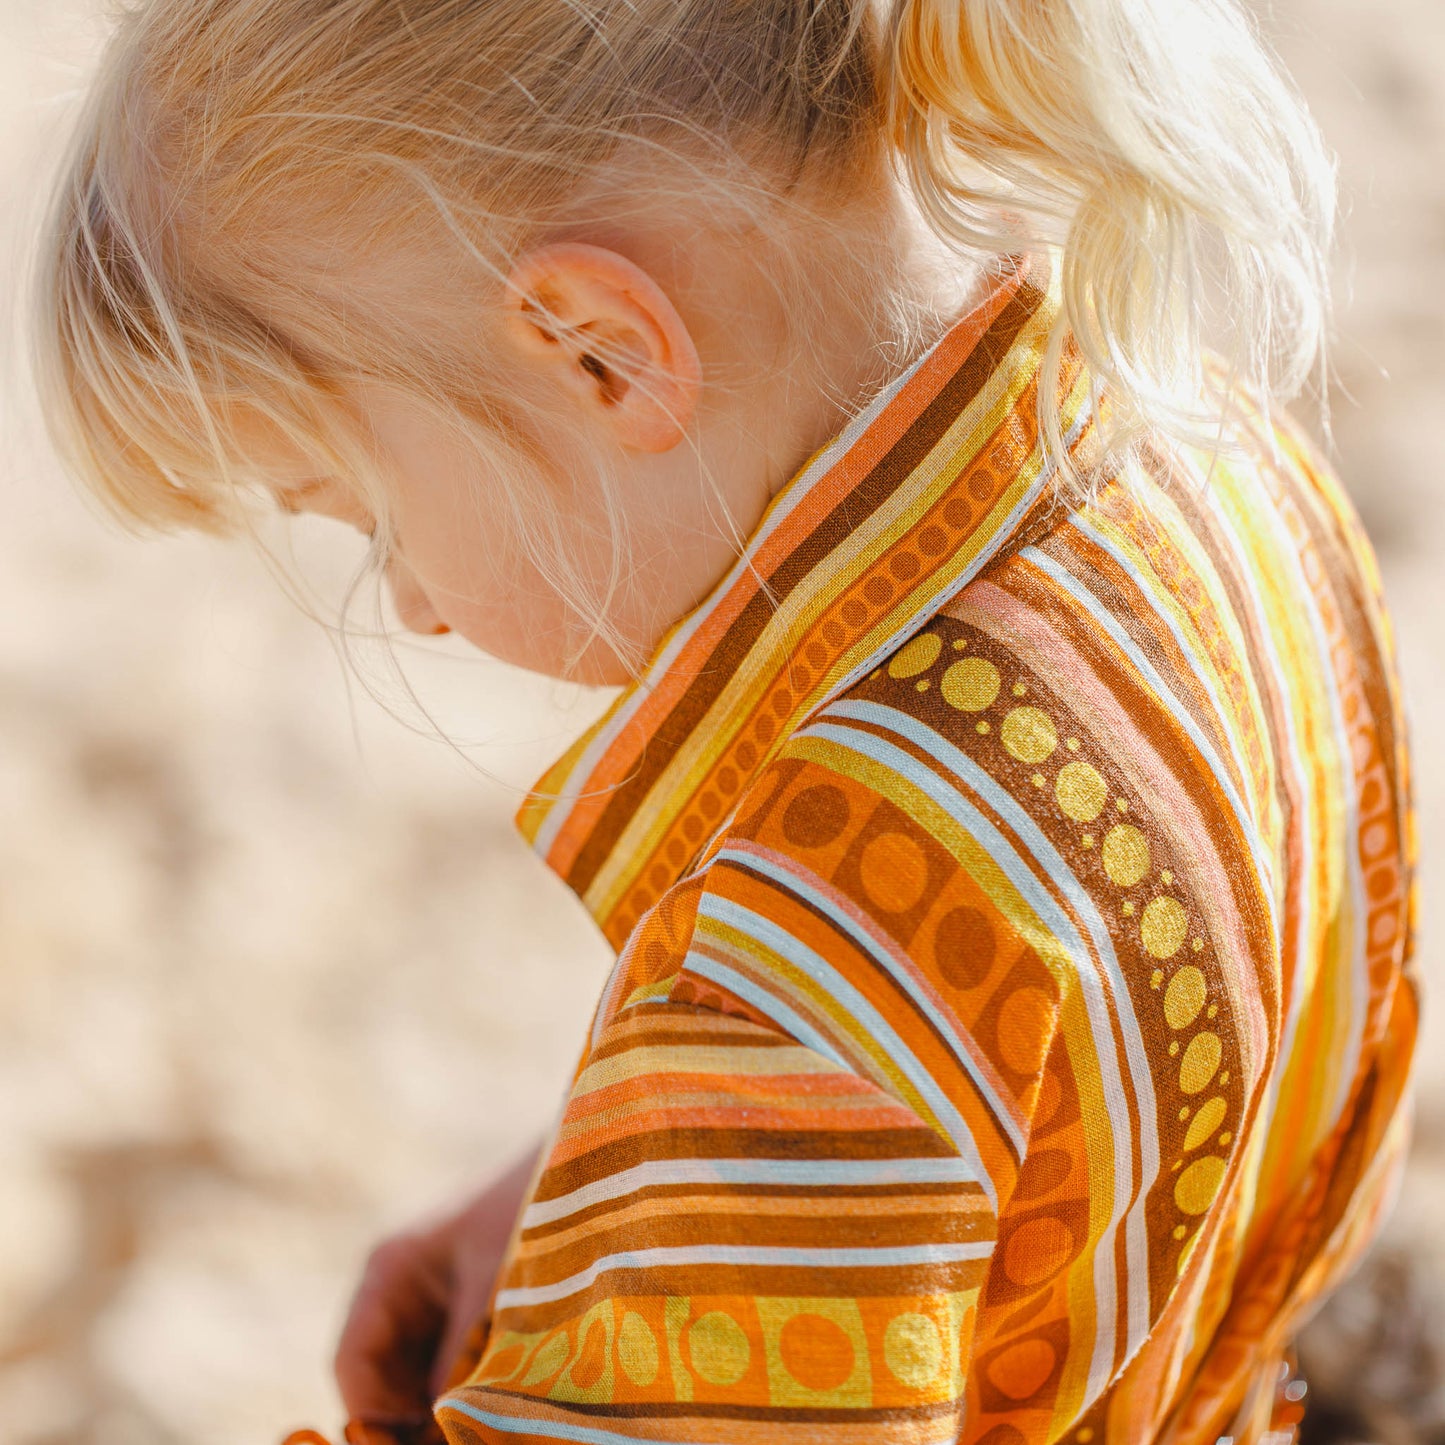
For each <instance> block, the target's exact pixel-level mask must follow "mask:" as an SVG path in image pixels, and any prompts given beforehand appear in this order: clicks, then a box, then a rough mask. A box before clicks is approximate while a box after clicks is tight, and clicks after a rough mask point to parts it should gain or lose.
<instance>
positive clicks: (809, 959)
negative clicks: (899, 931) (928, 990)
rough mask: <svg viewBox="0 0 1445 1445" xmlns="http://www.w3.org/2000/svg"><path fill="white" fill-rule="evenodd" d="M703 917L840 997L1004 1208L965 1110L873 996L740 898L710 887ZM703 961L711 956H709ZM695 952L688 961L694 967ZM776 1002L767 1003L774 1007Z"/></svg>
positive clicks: (700, 908)
mask: <svg viewBox="0 0 1445 1445" xmlns="http://www.w3.org/2000/svg"><path fill="white" fill-rule="evenodd" d="M697 916H698V918H699V919H702V918H710V919H712V920H713V921H715V922H718V923H721V924H724V925H725V926H727V927H730V928H736V929H738V930H739V932H741V933H744V934H746V935H747V936H748V937H749V938H754V939H757V940H758V942H760V943H762V944H763V945H764V946H765V947H766V948H770V949H771V950H772V951H773V952H774V953H776V954H777V955H778V956H779V957H780V958H784V959H786V960H787V961H788V962H789V963H791V964H792V965H793V966H794V967H795V968H797V969H799V970H800V971H801V972H803V973H805V974H806V975H807V976H808V977H809V978H811V979H812V980H813V981H814V982H815V983H818V984H820V985H821V986H822V987H823V988H824V989H825V990H826V991H827V993H828V995H829V997H830V998H832V999H834V1000H835V1001H836V1002H837V1003H839V1004H841V1005H842V1006H843V1007H844V1008H845V1009H847V1010H848V1012H849V1014H850V1015H851V1016H852V1017H853V1018H854V1019H856V1020H857V1021H858V1023H859V1025H860V1026H861V1027H862V1030H863V1032H864V1034H865V1035H866V1036H867V1037H869V1038H872V1039H875V1040H876V1041H877V1042H878V1043H879V1044H880V1045H882V1047H883V1050H884V1052H885V1053H886V1054H887V1056H888V1059H889V1061H890V1062H891V1063H892V1064H893V1065H894V1066H895V1067H896V1068H898V1069H899V1071H900V1072H901V1073H902V1074H903V1075H904V1076H905V1077H906V1078H907V1079H908V1082H909V1083H910V1084H912V1085H913V1087H914V1088H915V1089H916V1090H917V1091H918V1092H919V1094H921V1095H922V1096H923V1098H924V1099H925V1101H926V1102H927V1104H928V1107H929V1109H930V1110H932V1112H933V1115H934V1117H935V1118H936V1119H938V1120H939V1122H940V1123H941V1124H942V1125H943V1127H944V1129H945V1130H947V1132H948V1137H949V1139H950V1140H951V1141H952V1143H953V1147H954V1148H955V1149H957V1150H958V1152H959V1153H960V1154H962V1155H963V1157H964V1158H965V1159H966V1160H967V1161H968V1162H969V1164H970V1165H971V1166H972V1167H973V1168H974V1169H976V1170H977V1171H978V1181H979V1184H980V1185H981V1186H982V1187H983V1190H984V1192H985V1193H986V1194H987V1195H988V1199H989V1203H990V1204H992V1205H993V1206H994V1208H995V1209H997V1208H998V1191H997V1188H996V1186H995V1184H994V1181H993V1180H992V1179H991V1178H990V1177H989V1174H988V1171H987V1170H986V1169H985V1168H984V1167H983V1159H982V1157H981V1156H980V1155H979V1152H978V1145H977V1144H976V1143H975V1141H974V1137H973V1133H972V1131H971V1130H970V1129H969V1127H968V1124H967V1123H966V1122H965V1121H964V1118H963V1115H962V1114H960V1113H959V1112H958V1110H957V1109H956V1108H955V1107H954V1103H953V1100H952V1099H950V1098H949V1097H948V1095H947V1094H945V1093H944V1092H943V1090H942V1089H940V1088H939V1087H938V1081H937V1080H936V1079H935V1078H934V1077H933V1075H932V1074H931V1073H930V1072H929V1071H928V1070H927V1069H926V1068H924V1066H923V1065H922V1064H921V1063H920V1062H919V1060H918V1059H917V1058H916V1057H915V1055H914V1053H913V1051H912V1050H911V1049H910V1048H909V1047H908V1045H907V1044H906V1043H904V1041H903V1040H902V1039H901V1038H900V1037H899V1036H898V1034H897V1032H896V1031H895V1030H894V1028H893V1026H892V1025H891V1024H890V1023H889V1022H888V1020H887V1019H885V1018H884V1017H883V1015H882V1014H880V1013H879V1012H878V1011H877V1009H875V1008H874V1007H873V1005H872V1004H870V1003H869V1002H868V1000H867V999H866V998H864V996H863V995H862V994H861V993H859V991H858V990H857V989H856V988H854V987H853V985H852V984H851V983H849V982H848V980H847V979H846V978H844V977H843V975H842V974H841V973H839V972H838V970H837V969H836V968H834V967H833V965H832V964H830V963H828V962H827V961H826V960H825V959H824V958H822V957H821V956H820V955H819V954H817V953H815V952H814V951H813V950H812V949H811V948H809V947H808V946H807V945H806V944H805V943H803V942H802V941H801V940H800V939H797V938H795V937H794V936H793V935H792V934H791V933H789V932H788V931H787V930H786V929H785V928H781V927H779V925H778V924H776V923H774V922H773V920H772V919H771V918H765V917H763V915H762V914H760V913H754V912H753V911H752V909H750V908H744V907H743V906H742V905H741V904H738V903H734V902H733V901H732V900H731V899H729V898H719V897H717V896H716V895H714V894H710V893H704V894H703V896H702V900H701V902H700V903H699V905H698V910H697ZM700 961H701V962H703V963H706V962H707V961H708V960H707V959H706V957H703V958H702V959H701V960H700ZM692 966H693V965H692V959H691V956H689V959H688V962H687V964H686V967H688V968H691V967H692ZM773 1006H774V1005H773V1003H772V1002H769V1003H768V1004H767V1007H768V1008H769V1009H771V1008H772V1007H773Z"/></svg>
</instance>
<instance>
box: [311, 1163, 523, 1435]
mask: <svg viewBox="0 0 1445 1445" xmlns="http://www.w3.org/2000/svg"><path fill="white" fill-rule="evenodd" d="M533 1163H534V1157H533V1156H532V1155H530V1154H529V1155H527V1156H526V1157H525V1158H524V1159H522V1160H521V1161H519V1162H518V1163H517V1164H516V1165H514V1166H513V1167H512V1168H511V1169H509V1170H508V1171H507V1172H506V1174H504V1175H502V1176H501V1178H499V1179H497V1180H496V1181H495V1182H494V1183H493V1184H491V1185H489V1186H488V1187H487V1188H486V1189H485V1190H483V1191H482V1193H481V1194H479V1195H478V1196H477V1197H476V1198H475V1199H474V1200H472V1201H471V1202H470V1203H469V1204H467V1205H466V1206H465V1207H464V1208H463V1209H461V1210H460V1211H459V1212H457V1213H455V1214H452V1215H448V1216H446V1217H444V1218H442V1219H441V1220H440V1221H439V1222H438V1221H432V1222H428V1223H426V1224H423V1225H421V1226H419V1227H417V1228H415V1229H409V1230H405V1231H403V1232H402V1233H400V1234H397V1235H393V1236H392V1237H391V1238H390V1239H387V1240H384V1241H383V1242H382V1243H381V1244H379V1245H378V1246H377V1247H376V1249H374V1250H373V1251H372V1253H371V1256H370V1258H369V1259H368V1260H367V1262H366V1269H365V1272H364V1273H363V1274H362V1277H361V1283H360V1285H359V1286H358V1287H357V1291H356V1296H355V1298H354V1299H353V1300H352V1303H351V1311H350V1313H349V1314H348V1316H347V1319H346V1324H345V1327H344V1328H343V1329H342V1332H341V1340H340V1343H339V1344H338V1345H337V1348H336V1383H337V1385H338V1386H339V1387H340V1390H341V1399H342V1403H343V1404H344V1405H345V1406H346V1410H347V1412H348V1414H350V1416H351V1418H352V1420H353V1421H354V1422H357V1423H359V1424H361V1425H373V1426H376V1427H379V1429H378V1431H377V1435H378V1438H385V1437H386V1435H389V1434H398V1435H404V1434H407V1433H409V1432H411V1431H413V1430H415V1429H417V1428H419V1427H424V1426H425V1425H426V1424H427V1423H428V1422H429V1421H430V1419H431V1404H432V1401H433V1400H434V1399H435V1398H436V1397H437V1395H439V1394H440V1393H441V1392H442V1390H443V1389H444V1388H445V1386H446V1382H447V1376H448V1374H449V1373H450V1371H451V1368H452V1366H453V1364H454V1363H455V1361H456V1359H457V1356H458V1354H459V1353H460V1351H461V1348H462V1345H463V1343H464V1342H465V1340H466V1337H467V1334H468V1332H469V1331H470V1330H471V1329H472V1327H473V1326H474V1325H476V1324H477V1323H478V1321H479V1320H480V1319H481V1318H482V1315H483V1313H484V1312H485V1310H486V1308H487V1305H488V1302H489V1300H490V1298H491V1292H492V1285H493V1282H494V1281H495V1279H496V1276H497V1270H498V1269H499V1267H500V1266H501V1262H502V1256H503V1253H504V1252H505V1250H506V1247H507V1240H508V1239H509V1237H510V1235H511V1231H512V1224H513V1222H514V1220H515V1219H516V1216H517V1211H518V1209H519V1208H520V1207H521V1203H522V1195H523V1192H524V1191H525V1189H526V1187H527V1183H528V1180H529V1179H530V1178H531V1173H532V1167H533Z"/></svg>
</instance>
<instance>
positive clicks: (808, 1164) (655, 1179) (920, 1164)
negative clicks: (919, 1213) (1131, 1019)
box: [522, 1155, 978, 1229]
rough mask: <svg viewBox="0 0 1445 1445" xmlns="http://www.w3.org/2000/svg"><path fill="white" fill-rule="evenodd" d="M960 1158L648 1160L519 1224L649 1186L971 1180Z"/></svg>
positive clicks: (550, 1203) (537, 1209)
mask: <svg viewBox="0 0 1445 1445" xmlns="http://www.w3.org/2000/svg"><path fill="white" fill-rule="evenodd" d="M977 1182H978V1181H977V1179H975V1178H974V1175H973V1174H972V1172H971V1171H970V1170H969V1168H968V1165H966V1164H965V1163H964V1162H963V1160H962V1159H960V1158H959V1157H958V1156H957V1155H950V1156H949V1157H947V1158H943V1159H650V1160H648V1161H647V1163H645V1164H634V1165H633V1166H632V1168H630V1169H622V1170H619V1171H618V1172H617V1173H616V1174H609V1175H608V1176H607V1178H605V1179H598V1180H595V1181H594V1182H593V1183H591V1184H584V1185H583V1186H582V1187H581V1188H580V1189H574V1190H573V1191H572V1192H571V1193H570V1194H561V1195H558V1196H557V1198H555V1199H544V1200H541V1201H539V1202H535V1203H533V1204H531V1205H530V1206H529V1207H528V1209H527V1211H526V1213H525V1215H524V1216H523V1218H522V1227H523V1228H524V1229H532V1228H534V1227H535V1226H537V1225H541V1224H553V1223H555V1222H556V1221H557V1220H559V1219H566V1218H567V1217H568V1215H571V1214H577V1213H579V1212H580V1211H581V1210H584V1209H590V1208H592V1206H593V1205H596V1204H603V1203H605V1202H606V1201H607V1200H609V1199H620V1198H624V1197H626V1196H627V1195H630V1194H635V1193H636V1192H637V1191H638V1190H639V1189H651V1188H655V1187H660V1186H668V1185H675V1184H696V1185H709V1184H723V1185H729V1186H733V1185H744V1186H746V1185H749V1184H759V1185H763V1186H769V1185H795V1186H796V1185H806V1186H808V1187H809V1188H817V1189H825V1190H826V1189H848V1188H856V1187H859V1186H864V1187H866V1186H868V1185H889V1184H976V1183H977Z"/></svg>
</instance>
